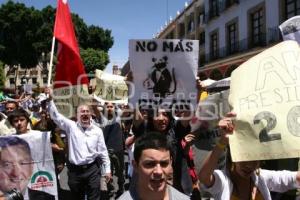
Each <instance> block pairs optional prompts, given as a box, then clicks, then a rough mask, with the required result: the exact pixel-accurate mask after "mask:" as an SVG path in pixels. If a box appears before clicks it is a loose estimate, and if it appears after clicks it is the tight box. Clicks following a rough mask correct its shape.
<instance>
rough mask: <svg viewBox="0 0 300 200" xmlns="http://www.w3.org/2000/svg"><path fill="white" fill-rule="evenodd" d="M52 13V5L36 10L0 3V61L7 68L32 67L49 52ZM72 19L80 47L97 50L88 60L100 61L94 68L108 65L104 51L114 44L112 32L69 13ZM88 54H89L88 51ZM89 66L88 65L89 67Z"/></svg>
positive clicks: (53, 12) (53, 11)
mask: <svg viewBox="0 0 300 200" xmlns="http://www.w3.org/2000/svg"><path fill="white" fill-rule="evenodd" d="M55 12H56V9H55V8H53V7H51V6H47V7H45V8H43V9H42V10H36V9H34V8H33V7H30V8H28V7H26V6H25V5H24V4H22V3H15V2H13V1H8V2H7V3H6V4H2V5H1V7H0V60H2V61H3V62H4V63H5V64H8V65H17V64H20V65H21V67H22V68H30V67H35V66H36V64H37V63H38V62H39V60H40V59H41V55H42V53H43V52H44V53H48V52H50V51H51V43H52V37H53V25H54V21H55ZM72 19H73V24H74V26H75V32H76V36H77V40H78V43H79V46H80V48H83V49H88V48H92V49H95V50H97V51H99V52H98V53H92V55H91V56H88V57H89V58H92V57H98V58H101V59H103V60H101V62H100V60H98V61H99V63H100V64H99V65H97V66H98V67H99V66H101V67H103V64H104V63H106V64H107V62H108V60H109V59H108V55H107V52H108V50H109V49H110V48H111V47H112V45H113V38H112V36H111V31H110V30H105V29H102V28H101V27H98V26H94V25H91V26H87V24H86V23H85V22H84V20H83V19H82V18H80V17H79V16H78V15H77V14H73V13H72ZM56 46H57V45H56ZM97 51H95V52H97ZM87 52H89V53H91V52H92V51H91V50H87ZM100 52H101V53H100ZM105 54H106V55H105ZM85 55H87V54H85ZM95 55H98V56H95ZM100 55H101V56H100ZM84 60H86V59H84ZM87 63H92V62H87ZM88 66H89V67H90V66H91V65H90V64H88ZM94 66H95V65H94ZM101 67H100V68H101ZM104 67H105V66H104ZM87 71H89V70H88V69H87Z"/></svg>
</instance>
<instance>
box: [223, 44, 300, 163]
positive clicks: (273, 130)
mask: <svg viewBox="0 0 300 200" xmlns="http://www.w3.org/2000/svg"><path fill="white" fill-rule="evenodd" d="M229 103H230V105H231V106H233V109H234V111H235V112H236V113H237V119H236V123H235V125H236V128H235V132H234V134H233V136H232V137H230V147H231V154H232V159H233V161H247V160H266V159H279V158H292V157H300V49H299V46H298V44H297V42H294V41H285V42H282V43H280V44H278V45H276V46H274V47H271V48H269V49H267V50H265V51H264V52H262V53H260V54H259V55H257V56H255V57H253V58H251V59H250V60H248V61H247V62H245V63H243V64H242V65H241V66H240V67H238V68H237V69H236V70H235V71H234V72H233V73H232V76H231V86H230V95H229Z"/></svg>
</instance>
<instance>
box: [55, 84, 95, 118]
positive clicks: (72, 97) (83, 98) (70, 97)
mask: <svg viewBox="0 0 300 200" xmlns="http://www.w3.org/2000/svg"><path fill="white" fill-rule="evenodd" d="M53 98H54V102H55V105H56V107H57V110H58V111H59V112H60V113H61V114H63V115H64V116H65V117H68V118H71V117H76V111H77V107H78V106H80V105H82V104H90V103H91V99H92V98H91V97H90V95H89V93H88V86H87V85H73V86H71V85H70V86H68V87H62V88H58V89H54V90H53Z"/></svg>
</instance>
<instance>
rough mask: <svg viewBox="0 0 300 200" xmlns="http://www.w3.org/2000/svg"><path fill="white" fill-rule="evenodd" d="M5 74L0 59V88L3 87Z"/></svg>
mask: <svg viewBox="0 0 300 200" xmlns="http://www.w3.org/2000/svg"><path fill="white" fill-rule="evenodd" d="M4 84H5V74H4V63H3V62H1V61H0V88H1V89H2V88H4Z"/></svg>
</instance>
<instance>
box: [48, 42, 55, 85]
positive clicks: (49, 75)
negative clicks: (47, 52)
mask: <svg viewBox="0 0 300 200" xmlns="http://www.w3.org/2000/svg"><path fill="white" fill-rule="evenodd" d="M54 46H55V37H53V38H52V47H51V56H50V66H49V71H48V82H47V86H48V87H50V83H51V77H52V66H53V55H54Z"/></svg>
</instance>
